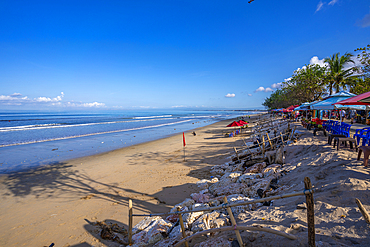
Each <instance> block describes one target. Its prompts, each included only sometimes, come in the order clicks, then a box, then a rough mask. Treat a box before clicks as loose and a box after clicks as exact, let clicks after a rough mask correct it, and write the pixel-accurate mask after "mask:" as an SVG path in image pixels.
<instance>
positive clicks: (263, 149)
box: [262, 135, 266, 154]
mask: <svg viewBox="0 0 370 247" xmlns="http://www.w3.org/2000/svg"><path fill="white" fill-rule="evenodd" d="M265 150H266V148H265V135H262V154H265Z"/></svg>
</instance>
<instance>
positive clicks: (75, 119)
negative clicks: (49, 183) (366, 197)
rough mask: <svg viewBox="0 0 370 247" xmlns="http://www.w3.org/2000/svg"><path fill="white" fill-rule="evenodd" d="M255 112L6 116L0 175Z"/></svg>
mask: <svg viewBox="0 0 370 247" xmlns="http://www.w3.org/2000/svg"><path fill="white" fill-rule="evenodd" d="M253 113H255V112H242V111H185V110H183V111H174V110H172V111H171V110H163V111H158V110H156V111H155V110H151V111H111V112H109V111H104V112H36V111H34V112H2V113H1V112H0V173H9V172H15V171H20V170H25V169H29V168H33V167H38V166H42V165H48V164H56V163H60V162H63V161H65V160H68V159H73V158H78V157H83V156H88V155H93V154H97V153H103V152H107V151H111V150H115V149H118V148H122V147H127V146H131V145H134V144H139V143H143V142H147V141H152V140H156V139H160V138H164V137H167V136H170V135H173V134H177V133H181V132H183V131H187V130H190V129H194V128H198V127H202V126H205V125H209V124H212V123H215V122H217V121H220V120H223V119H228V118H233V117H237V116H242V115H250V114H253Z"/></svg>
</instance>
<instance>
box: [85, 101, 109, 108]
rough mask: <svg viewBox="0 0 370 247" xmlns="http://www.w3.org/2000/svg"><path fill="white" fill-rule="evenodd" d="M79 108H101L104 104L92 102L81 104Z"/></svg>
mask: <svg viewBox="0 0 370 247" xmlns="http://www.w3.org/2000/svg"><path fill="white" fill-rule="evenodd" d="M81 106H83V107H103V106H105V104H104V103H98V102H94V103H83V104H81Z"/></svg>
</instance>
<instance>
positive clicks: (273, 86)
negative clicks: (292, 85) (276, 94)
mask: <svg viewBox="0 0 370 247" xmlns="http://www.w3.org/2000/svg"><path fill="white" fill-rule="evenodd" d="M285 80H286V79H285ZM282 85H283V83H282V82H278V83H274V84H272V85H271V87H272V88H275V89H277V88H281V86H282Z"/></svg>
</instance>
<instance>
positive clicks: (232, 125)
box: [226, 121, 243, 127]
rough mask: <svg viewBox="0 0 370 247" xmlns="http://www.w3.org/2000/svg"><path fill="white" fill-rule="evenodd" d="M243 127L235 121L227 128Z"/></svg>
mask: <svg viewBox="0 0 370 247" xmlns="http://www.w3.org/2000/svg"><path fill="white" fill-rule="evenodd" d="M241 126H243V125H242V124H240V123H238V122H236V121H234V122H232V123H231V124H229V125H227V126H226V127H241Z"/></svg>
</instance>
